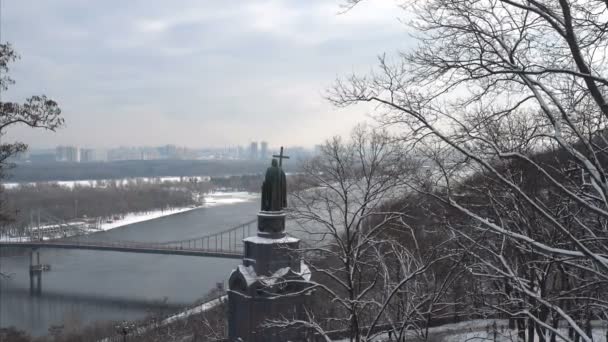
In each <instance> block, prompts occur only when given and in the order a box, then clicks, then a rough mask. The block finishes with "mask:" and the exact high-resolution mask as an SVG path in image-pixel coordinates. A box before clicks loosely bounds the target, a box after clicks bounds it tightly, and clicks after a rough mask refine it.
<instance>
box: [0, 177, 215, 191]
mask: <svg viewBox="0 0 608 342" xmlns="http://www.w3.org/2000/svg"><path fill="white" fill-rule="evenodd" d="M210 180H211V177H209V176H187V177H176V176H166V177H134V178H121V179H81V180H70V181H49V182H31V183H11V182H8V183H2V186H4V187H5V188H6V189H13V188H16V187H18V186H19V185H36V184H57V185H59V186H63V187H66V188H70V189H72V188H74V186H82V187H105V186H106V184H109V183H114V184H119V185H126V184H129V183H132V182H135V183H138V182H143V183H178V182H181V181H197V182H209V181H210Z"/></svg>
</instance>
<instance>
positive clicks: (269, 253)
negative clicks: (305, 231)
mask: <svg viewBox="0 0 608 342" xmlns="http://www.w3.org/2000/svg"><path fill="white" fill-rule="evenodd" d="M243 243H244V246H245V253H244V256H243V264H242V265H239V266H238V267H237V268H236V269H235V270H234V271H232V274H231V275H230V279H229V280H228V288H229V291H228V305H229V313H228V315H229V317H228V333H229V340H230V341H239V338H240V340H241V341H243V342H253V341H256V342H257V341H268V342H275V341H276V342H278V341H287V340H290V341H306V332H305V331H303V330H298V329H288V330H285V329H276V328H267V327H263V326H261V325H262V324H264V322H265V321H266V320H268V319H305V316H304V307H305V306H306V304H307V302H308V298H309V295H310V294H309V293H307V291H306V288H307V285H306V281H307V280H310V270H309V269H308V266H306V264H305V263H303V262H302V261H301V260H300V258H299V257H298V256H297V255H296V254H295V253H294V250H296V249H297V248H298V247H299V245H300V240H299V239H297V238H294V237H289V236H286V235H285V213H284V212H282V211H277V212H268V211H261V212H260V213H259V214H258V233H257V236H251V237H248V238H246V239H244V240H243Z"/></svg>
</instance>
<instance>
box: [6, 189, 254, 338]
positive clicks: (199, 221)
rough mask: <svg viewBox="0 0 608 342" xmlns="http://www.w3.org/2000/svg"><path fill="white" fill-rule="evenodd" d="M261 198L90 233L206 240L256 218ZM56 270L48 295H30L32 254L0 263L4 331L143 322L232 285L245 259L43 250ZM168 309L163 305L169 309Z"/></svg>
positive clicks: (45, 281) (45, 284)
mask: <svg viewBox="0 0 608 342" xmlns="http://www.w3.org/2000/svg"><path fill="white" fill-rule="evenodd" d="M258 201H259V200H257V199H252V198H251V197H249V198H247V200H246V201H244V202H238V201H236V202H237V203H233V202H232V201H226V204H222V203H218V205H214V206H210V207H207V208H200V209H195V210H192V211H188V212H185V213H181V214H177V215H172V216H166V217H162V218H159V219H155V220H151V221H145V222H140V223H135V224H131V225H128V226H124V227H120V228H116V229H113V230H110V231H106V232H100V233H95V234H93V235H90V238H91V239H99V240H129V241H144V242H163V241H171V240H181V239H188V238H194V237H199V236H203V235H206V234H209V233H213V232H218V231H222V230H225V229H228V228H231V227H233V226H236V225H238V224H240V223H244V222H247V221H249V220H251V219H254V218H255V215H256V213H257V211H258V210H259V203H258ZM41 262H42V263H45V264H50V265H51V267H52V268H51V271H50V272H45V273H43V275H42V294H41V296H39V297H32V296H30V294H29V269H28V267H29V255H26V256H20V257H3V258H0V270H1V271H2V272H3V273H8V274H12V276H11V278H10V279H9V280H1V281H0V327H8V326H15V327H17V328H19V329H22V330H25V331H27V332H28V333H30V334H31V335H34V336H39V335H44V334H46V333H47V331H48V328H49V327H50V326H51V325H58V324H66V325H79V326H84V325H88V324H90V323H92V322H94V321H103V320H123V319H140V318H143V317H145V316H146V315H148V314H150V313H151V312H155V311H156V312H157V311H158V310H159V303H161V302H163V301H165V302H166V304H167V305H168V306H179V305H189V304H191V303H192V302H194V301H195V300H196V299H198V298H201V297H203V296H204V295H205V294H206V293H207V292H208V291H209V290H211V289H212V288H214V287H215V286H216V283H217V282H225V281H226V279H227V278H228V276H229V274H230V271H231V270H232V269H233V268H234V267H235V266H236V264H237V263H239V261H238V260H234V259H232V260H228V259H226V260H225V259H217V258H201V257H187V256H169V255H152V254H133V253H116V252H100V251H78V250H50V249H48V250H47V249H45V250H41ZM162 306H163V305H160V307H162Z"/></svg>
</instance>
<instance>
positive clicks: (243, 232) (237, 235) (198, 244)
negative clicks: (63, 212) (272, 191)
mask: <svg viewBox="0 0 608 342" xmlns="http://www.w3.org/2000/svg"><path fill="white" fill-rule="evenodd" d="M255 222H256V220H252V221H249V222H246V223H243V224H240V225H238V226H236V227H233V228H230V229H228V230H225V231H221V232H217V233H213V234H209V235H205V236H202V237H197V238H192V239H186V240H177V241H168V242H137V241H88V240H81V237H83V236H78V237H69V238H65V239H56V240H44V241H40V240H30V241H21V242H17V241H15V242H3V243H0V245H10V246H24V247H34V248H36V247H56V248H74V249H78V248H81V249H97V250H124V251H133V252H138V251H139V252H149V253H153V252H154V251H159V252H163V251H164V252H172V251H173V252H175V253H174V254H190V255H197V254H200V255H204V254H215V255H227V256H235V255H242V253H243V244H242V242H241V241H242V239H244V238H246V237H247V236H250V235H251V233H252V230H254V229H255V225H254V223H255ZM84 237H85V239H86V236H84Z"/></svg>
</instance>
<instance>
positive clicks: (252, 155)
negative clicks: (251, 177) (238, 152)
mask: <svg viewBox="0 0 608 342" xmlns="http://www.w3.org/2000/svg"><path fill="white" fill-rule="evenodd" d="M249 159H251V160H254V159H258V142H257V141H254V142H252V143H251V145H249Z"/></svg>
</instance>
